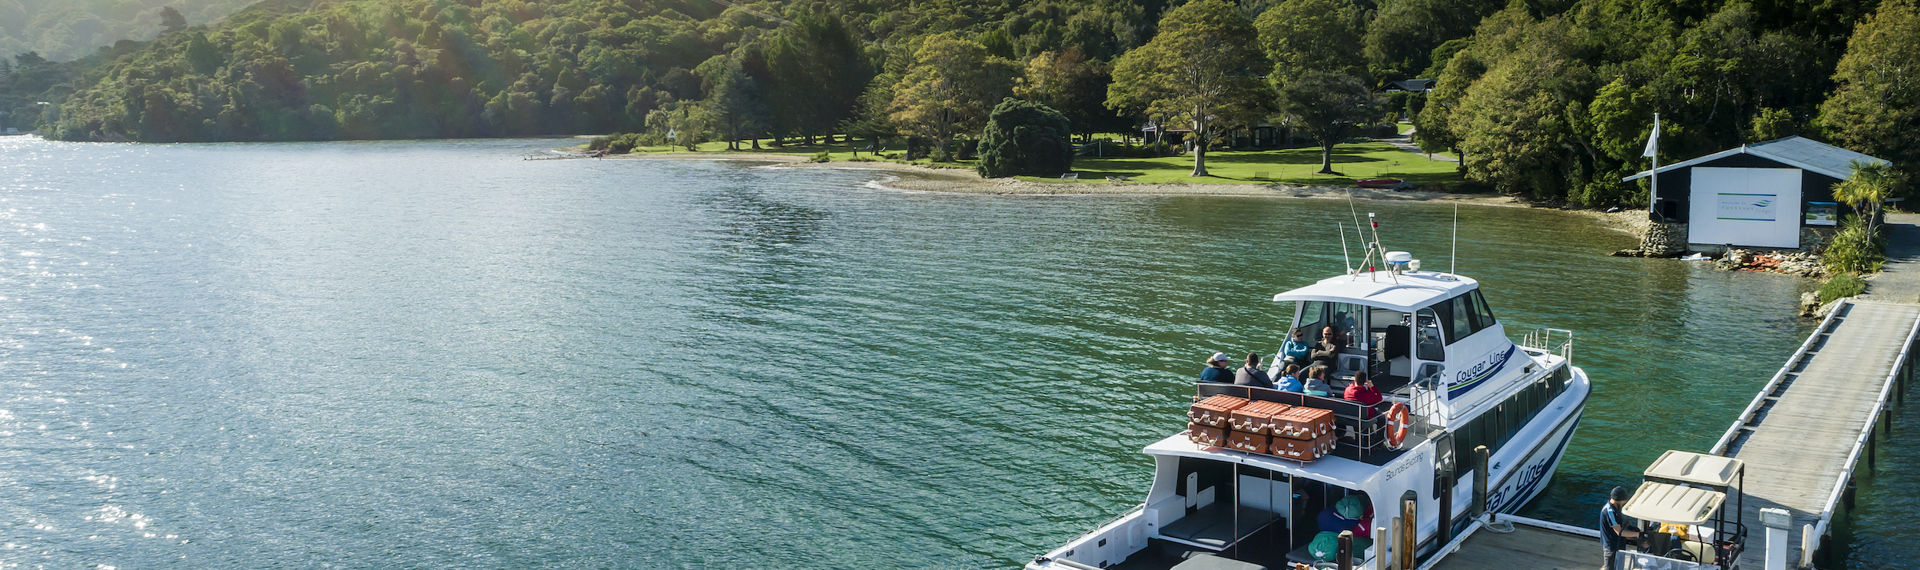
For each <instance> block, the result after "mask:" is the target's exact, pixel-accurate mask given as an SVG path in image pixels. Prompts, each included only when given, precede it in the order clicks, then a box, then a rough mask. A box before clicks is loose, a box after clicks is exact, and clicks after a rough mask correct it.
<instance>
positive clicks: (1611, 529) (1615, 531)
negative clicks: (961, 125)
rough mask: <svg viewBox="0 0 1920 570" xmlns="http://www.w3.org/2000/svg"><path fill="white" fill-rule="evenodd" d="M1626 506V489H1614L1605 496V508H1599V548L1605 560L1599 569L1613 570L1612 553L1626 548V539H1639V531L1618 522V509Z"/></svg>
mask: <svg viewBox="0 0 1920 570" xmlns="http://www.w3.org/2000/svg"><path fill="white" fill-rule="evenodd" d="M1626 504H1627V489H1626V487H1614V488H1613V492H1612V493H1609V494H1608V495H1607V504H1606V506H1602V507H1600V548H1601V550H1602V551H1603V552H1602V554H1604V555H1605V556H1606V557H1607V559H1606V563H1605V564H1602V565H1601V566H1600V567H1601V568H1602V569H1604V570H1614V568H1615V566H1614V563H1613V553H1615V552H1618V551H1620V549H1622V548H1626V547H1627V539H1629V538H1640V531H1637V530H1634V529H1632V528H1631V527H1628V526H1627V525H1625V524H1623V523H1621V522H1620V520H1621V519H1620V507H1623V506H1626Z"/></svg>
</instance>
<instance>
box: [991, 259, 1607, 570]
mask: <svg viewBox="0 0 1920 570" xmlns="http://www.w3.org/2000/svg"><path fill="white" fill-rule="evenodd" d="M1375 241H1376V242H1377V239H1376V240H1375ZM1368 250H1369V257H1371V256H1372V254H1373V253H1374V252H1376V251H1377V252H1379V253H1380V254H1381V255H1380V257H1379V258H1380V259H1383V260H1385V261H1386V262H1387V266H1388V270H1386V271H1366V272H1359V271H1350V272H1349V273H1348V274H1346V275H1342V276H1339V277H1334V278H1330V279H1325V280H1322V281H1320V282H1318V283H1314V284H1312V285H1308V286H1306V287H1302V288H1299V289H1295V290H1292V291H1287V292H1285V293H1281V294H1278V295H1275V296H1274V301H1276V302H1288V303H1292V305H1293V307H1292V308H1293V321H1292V322H1293V328H1294V329H1301V330H1304V331H1305V332H1306V333H1307V334H1308V335H1310V336H1309V340H1311V341H1314V342H1318V341H1320V340H1322V335H1323V332H1322V331H1323V330H1327V329H1329V328H1331V332H1332V334H1334V335H1337V336H1340V337H1348V338H1351V342H1349V343H1347V345H1346V346H1342V347H1340V348H1339V349H1338V350H1337V351H1335V352H1334V353H1333V354H1330V355H1327V356H1326V360H1325V364H1326V366H1327V368H1329V369H1330V371H1331V374H1330V376H1329V377H1330V378H1331V379H1332V380H1333V387H1334V388H1335V389H1336V390H1337V389H1339V388H1342V387H1344V386H1343V384H1342V383H1343V382H1351V381H1352V379H1353V378H1354V376H1355V373H1364V374H1365V376H1366V377H1367V378H1371V379H1373V381H1374V383H1375V386H1376V387H1377V388H1378V389H1379V391H1380V392H1381V393H1382V395H1383V396H1384V400H1383V401H1381V402H1379V403H1378V404H1373V405H1367V404H1361V403H1358V402H1353V401H1347V400H1343V399H1340V398H1339V397H1338V396H1337V394H1338V392H1335V394H1336V395H1335V396H1333V397H1320V396H1313V395H1307V394H1302V393H1296V392H1285V391H1280V390H1274V389H1266V388H1256V387H1250V386H1236V385H1232V384H1219V383H1196V384H1195V394H1194V397H1193V398H1194V404H1193V407H1192V408H1191V409H1190V410H1189V412H1188V420H1189V422H1190V423H1189V424H1188V429H1187V430H1185V431H1182V432H1180V433H1177V434H1174V435H1170V436H1168V437H1167V438H1165V439H1162V440H1160V441H1157V442H1154V443H1153V444H1151V445H1148V446H1147V447H1146V449H1145V452H1146V454H1147V455H1150V456H1152V457H1153V458H1154V479H1153V485H1152V487H1151V488H1150V489H1149V490H1148V492H1147V499H1146V501H1145V502H1144V503H1142V504H1141V505H1139V506H1137V507H1134V508H1133V509H1132V510H1129V511H1127V512H1126V513H1124V514H1122V515H1120V516H1118V517H1116V518H1114V519H1112V520H1110V521H1108V522H1106V523H1103V524H1101V525H1099V526H1098V527H1097V528H1095V529H1094V530H1092V531H1091V532H1088V533H1086V534H1084V535H1081V536H1080V537H1078V538H1075V539H1073V540H1071V541H1069V542H1067V543H1066V544H1065V545H1063V546H1061V547H1059V548H1056V549H1054V550H1052V551H1050V552H1048V553H1046V554H1044V555H1041V556H1038V557H1035V558H1034V560H1033V562H1031V563H1029V564H1028V565H1027V568H1028V569H1030V570H1054V569H1063V568H1065V569H1075V570H1080V569H1085V568H1118V569H1125V570H1163V569H1174V568H1178V569H1181V570H1190V569H1191V570H1198V569H1203V568H1211V569H1223V570H1227V569H1231V570H1257V569H1280V568H1293V567H1295V566H1294V565H1296V564H1308V565H1324V566H1325V567H1333V564H1331V563H1330V561H1332V560H1336V559H1337V556H1338V555H1337V554H1336V551H1337V550H1339V549H1340V546H1338V542H1342V541H1341V540H1340V538H1339V536H1338V535H1339V533H1340V532H1342V531H1349V532H1351V533H1352V534H1351V543H1350V544H1351V546H1350V551H1351V556H1352V561H1353V563H1354V564H1355V565H1356V566H1366V567H1374V566H1371V565H1372V564H1375V563H1377V562H1381V561H1384V560H1395V561H1399V562H1398V563H1399V564H1405V565H1402V566H1399V567H1403V568H1411V567H1412V565H1411V564H1406V563H1407V562H1412V561H1415V560H1418V559H1425V558H1427V557H1430V556H1431V555H1432V554H1433V552H1434V551H1435V550H1437V549H1438V548H1439V547H1440V546H1442V545H1445V544H1446V543H1447V542H1448V540H1449V539H1450V538H1451V537H1452V536H1453V535H1454V534H1455V533H1457V532H1458V531H1460V530H1462V529H1463V528H1464V527H1465V526H1466V525H1467V524H1468V523H1470V522H1471V520H1472V514H1471V513H1469V512H1468V511H1469V510H1470V505H1472V504H1473V503H1474V501H1471V500H1469V498H1470V497H1471V493H1472V492H1473V491H1474V489H1475V478H1476V477H1477V476H1479V475H1481V473H1479V471H1481V469H1479V468H1476V467H1475V465H1485V466H1487V467H1486V468H1485V470H1484V471H1485V476H1486V483H1485V484H1486V485H1487V486H1486V487H1485V489H1486V492H1487V497H1486V500H1485V505H1486V509H1487V510H1488V511H1490V512H1497V513H1512V512H1514V511H1516V510H1518V509H1519V508H1520V507H1521V506H1523V505H1525V504H1526V503H1527V502H1528V501H1531V500H1532V499H1533V498H1534V497H1535V496H1536V495H1538V494H1539V492H1540V490H1541V489H1542V488H1543V487H1545V485H1546V482H1547V481H1548V480H1550V479H1551V478H1552V477H1553V472H1554V470H1555V468H1557V467H1558V465H1559V462H1560V456H1561V453H1562V452H1563V451H1564V450H1565V449H1566V447H1567V443H1568V441H1570V440H1571V439H1572V437H1573V432H1574V430H1575V428H1576V427H1577V426H1578V424H1579V422H1580V417H1581V413H1582V412H1583V410H1584V409H1585V406H1586V401H1587V396H1588V394H1589V393H1590V391H1591V390H1590V384H1589V382H1588V379H1587V375H1586V373H1585V372H1584V371H1582V370H1581V369H1579V368H1577V367H1574V366H1573V365H1572V356H1573V337H1572V333H1571V332H1569V331H1565V330H1559V329H1541V330H1536V331H1533V332H1530V333H1527V334H1526V335H1525V337H1524V339H1523V340H1522V342H1521V343H1519V344H1515V343H1514V342H1512V341H1511V340H1509V339H1508V337H1507V336H1506V331H1505V328H1504V327H1503V326H1502V325H1501V324H1500V322H1499V321H1498V320H1497V319H1496V318H1495V317H1494V314H1493V311H1492V310H1491V308H1490V306H1489V305H1488V304H1487V301H1486V298H1485V296H1484V295H1482V294H1481V291H1480V284H1479V283H1478V282H1477V281H1474V280H1473V279H1469V278H1466V277H1461V276H1458V275H1453V274H1449V273H1436V272H1423V271H1419V262H1418V261H1414V260H1412V258H1411V256H1410V255H1407V254H1406V253H1403V252H1385V251H1383V250H1379V246H1378V245H1369V247H1368ZM1363 263H1365V262H1363ZM1283 334H1284V333H1283ZM1279 360H1280V358H1279V357H1276V358H1275V361H1276V362H1278V361H1279ZM1278 368H1279V366H1278V364H1276V365H1275V374H1274V375H1275V376H1276V377H1277V376H1278ZM1168 419H1169V421H1170V422H1171V421H1172V418H1168ZM1480 447H1485V449H1486V452H1487V453H1488V454H1489V455H1488V457H1486V459H1484V460H1483V461H1475V459H1476V458H1475V452H1476V450H1477V448H1480ZM1456 497H1458V498H1456ZM1442 513H1445V514H1446V516H1445V517H1444V518H1443V517H1442V516H1441V514H1442ZM1443 521H1444V523H1445V524H1442V523H1443ZM1327 527H1331V528H1327ZM1381 557H1388V558H1384V559H1383V558H1381ZM1381 567H1384V566H1381Z"/></svg>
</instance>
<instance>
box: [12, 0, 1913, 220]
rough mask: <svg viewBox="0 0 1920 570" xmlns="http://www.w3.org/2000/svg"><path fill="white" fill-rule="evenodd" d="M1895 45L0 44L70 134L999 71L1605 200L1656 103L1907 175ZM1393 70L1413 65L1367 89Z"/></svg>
mask: <svg viewBox="0 0 1920 570" xmlns="http://www.w3.org/2000/svg"><path fill="white" fill-rule="evenodd" d="M5 1H9V0H0V2H5ZM16 1H17V0H16ZM1914 61H1920V16H1916V13H1915V10H1914V7H1913V4H1912V2H1911V0H1888V1H1885V2H1882V1H1880V0H1760V1H1754V2H1747V1H1715V0H1703V1H1682V2H1672V1H1665V0H1533V1H1521V2H1515V3H1511V4H1508V3H1503V2H1500V1H1498V0H1377V1H1369V0H1247V1H1243V2H1238V3H1233V2H1226V1H1224V0H1197V1H1193V2H1172V3H1163V2H1158V1H1148V2H1140V1H1129V0H1041V1H1038V2H1020V1H1014V0H993V1H984V2H966V1H959V0H928V1H916V0H846V1H834V2H810V3H803V2H775V1H770V0H761V1H755V2H744V1H742V2H734V1H726V0H558V1H550V2H538V1H529V0H458V1H456V0H346V1H337V0H330V1H309V0H268V2H264V3H262V4H259V5H255V6H253V7H251V8H248V9H246V10H242V11H241V12H238V13H236V14H234V15H233V16H231V17H229V18H228V19H227V20H225V21H222V22H220V23H219V24H217V25H213V26H195V27H191V28H187V29H181V30H178V31H173V32H169V33H166V34H164V35H162V36H161V37H159V38H158V39H157V40H154V41H152V42H151V43H148V44H139V45H122V46H119V47H118V48H116V50H113V51H112V52H110V53H103V54H101V55H98V56H96V57H95V58H94V59H92V60H89V61H85V62H71V63H69V64H62V65H58V66H56V65H53V64H46V63H34V64H33V65H19V63H21V62H19V60H16V62H15V63H16V64H15V65H10V66H4V67H0V74H6V75H5V77H0V110H6V105H8V104H9V103H8V101H14V102H15V103H13V104H20V103H19V102H20V101H25V100H26V99H29V98H35V97H39V98H42V99H41V100H52V101H54V102H56V103H58V105H57V107H58V111H57V112H46V113H42V114H41V115H40V116H39V120H38V126H39V127H40V128H41V130H42V132H43V133H45V134H47V135H49V136H51V137H55V138H61V139H67V140H138V141H217V140H307V139H337V138H413V137H473V136H510V135H539V134H573V133H605V132H634V133H640V135H639V136H643V137H648V138H650V140H651V141H652V142H656V143H659V142H664V137H665V135H666V134H667V133H669V132H671V133H674V135H675V137H676V138H675V141H674V142H677V143H679V144H691V143H695V142H699V141H701V140H726V141H742V142H741V143H740V144H749V143H747V142H745V141H752V140H761V139H767V138H773V139H776V141H778V140H786V141H793V140H795V139H798V140H799V141H801V142H809V143H810V142H813V141H814V140H815V139H817V138H819V137H829V138H831V137H838V136H853V137H859V138H890V137H900V136H909V135H911V136H919V137H923V138H924V139H926V140H928V141H930V142H932V143H934V147H935V149H936V150H934V152H935V153H936V154H944V153H945V152H947V145H948V143H949V142H952V141H953V140H955V139H963V138H975V137H978V136H979V133H980V129H981V128H983V126H984V124H985V120H986V115H987V112H988V111H989V110H990V109H992V108H993V106H994V105H995V104H997V103H998V102H999V101H1000V100H1001V99H1002V98H1004V97H1008V96H1014V97H1019V98H1023V99H1028V100H1032V101H1037V102H1040V103H1043V104H1046V105H1047V106H1049V107H1053V108H1055V109H1057V110H1059V111H1060V112H1061V113H1062V114H1063V115H1065V116H1066V117H1067V118H1068V119H1069V121H1070V124H1071V128H1072V129H1073V131H1075V132H1077V133H1082V134H1085V133H1093V132H1116V131H1122V130H1129V129H1134V128H1137V127H1138V126H1139V125H1141V124H1143V123H1146V122H1148V121H1150V120H1151V121H1155V122H1156V123H1157V124H1160V125H1163V126H1168V127H1176V128H1178V129H1180V130H1183V131H1188V132H1186V133H1185V134H1184V136H1186V137H1187V138H1188V140H1197V141H1201V142H1203V143H1208V142H1224V141H1227V140H1230V139H1228V138H1227V137H1226V136H1225V135H1227V134H1230V133H1235V132H1244V129H1246V128H1247V127H1249V126H1251V125H1255V124H1263V123H1265V124H1279V125H1284V126H1288V127H1290V128H1292V130H1293V131H1294V132H1295V133H1296V135H1298V136H1299V137H1301V138H1305V139H1308V140H1313V141H1316V142H1320V143H1321V144H1322V145H1324V146H1326V147H1327V148H1331V145H1332V144H1334V143H1337V142H1339V141H1340V140H1341V139H1343V138H1344V137H1347V136H1350V135H1351V132H1352V131H1351V130H1350V128H1349V127H1351V126H1352V125H1355V124H1361V123H1377V122H1384V121H1386V120H1389V119H1390V118H1393V117H1398V116H1402V115H1404V116H1407V117H1410V118H1412V119H1413V120H1414V122H1415V123H1416V125H1417V126H1418V128H1419V135H1418V136H1417V140H1418V142H1419V143H1420V144H1422V145H1423V146H1426V147H1428V148H1431V149H1433V150H1436V151H1453V152H1457V153H1459V155H1460V156H1461V157H1462V159H1463V164H1464V166H1463V168H1464V169H1465V173H1466V175H1467V176H1468V177H1469V178H1470V179H1472V180H1475V181H1478V182H1481V183H1485V184H1488V185H1491V186H1494V187H1496V188H1498V189H1500V190H1502V191H1506V192H1512V193H1523V194H1530V195H1533V196H1536V197H1541V198H1549V199H1553V198H1565V199H1568V200H1570V201H1572V202H1575V203H1584V204H1609V203H1632V202H1634V201H1635V200H1637V199H1643V198H1636V197H1637V196H1641V195H1643V192H1641V191H1639V190H1635V189H1634V188H1633V187H1632V186H1631V185H1629V184H1624V183H1621V182H1619V180H1620V178H1621V177H1622V176H1623V175H1625V174H1628V173H1630V172H1632V171H1635V170H1638V169H1640V168H1643V167H1644V159H1641V158H1639V154H1640V150H1641V148H1642V146H1643V145H1644V143H1645V141H1646V136H1647V133H1648V131H1649V130H1650V128H1651V122H1652V116H1653V114H1654V113H1656V112H1657V113H1660V114H1661V117H1662V120H1663V124H1664V129H1663V132H1664V138H1663V143H1662V146H1661V149H1662V154H1663V155H1668V156H1669V157H1691V156H1696V155H1699V154H1702V153H1705V152H1711V151H1716V150H1721V149H1724V148H1727V147H1729V146H1735V145H1739V144H1741V143H1744V142H1755V141H1759V140H1766V139H1771V138H1776V137H1779V136H1785V135H1791V134H1801V135H1806V136H1811V137H1814V138H1819V139H1822V140H1828V141H1832V142H1835V143H1838V144H1842V145H1844V146H1847V147H1849V148H1853V149H1855V150H1859V151H1862V152H1866V153H1869V154H1874V155H1877V156H1881V157H1884V158H1888V159H1892V160H1894V161H1895V162H1896V165H1897V167H1899V168H1900V169H1901V170H1902V171H1910V170H1911V169H1912V167H1913V165H1914V164H1916V162H1920V137H1917V136H1914V135H1913V134H1912V133H1914V132H1916V130H1920V75H1916V73H1915V67H1914V65H1913V64H1912V62H1914ZM9 68H11V69H9ZM35 73H38V74H39V75H38V76H36V75H34V74H35ZM23 78H28V79H33V81H32V82H28V81H26V79H23ZM1412 78H1435V79H1438V80H1439V82H1438V85H1437V87H1436V88H1435V90H1434V91H1432V92H1430V93H1427V94H1424V95H1412V96H1408V95H1404V94H1402V95H1396V96H1393V97H1385V96H1382V95H1381V94H1380V88H1381V87H1383V86H1384V85H1386V82H1388V81H1393V80H1402V79H1412ZM69 92H70V93H71V96H68V95H67V94H68V93H69ZM28 95H31V97H29V96H28ZM9 97H11V99H9ZM27 111H33V110H32V109H27ZM751 144H759V143H758V142H754V143H751ZM1206 146H1207V145H1206V144H1202V145H1201V146H1200V147H1199V150H1204V149H1205V148H1206ZM1203 158H1204V157H1203V156H1196V161H1195V162H1196V165H1195V166H1196V168H1195V171H1196V174H1202V173H1204V167H1203V165H1202V164H1201V163H1202V160H1201V159H1203Z"/></svg>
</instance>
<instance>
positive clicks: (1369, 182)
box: [1354, 178, 1407, 190]
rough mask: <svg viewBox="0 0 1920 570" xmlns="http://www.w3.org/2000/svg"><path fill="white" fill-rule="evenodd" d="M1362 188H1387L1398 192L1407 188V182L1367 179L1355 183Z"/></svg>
mask: <svg viewBox="0 0 1920 570" xmlns="http://www.w3.org/2000/svg"><path fill="white" fill-rule="evenodd" d="M1354 184H1355V185H1358V186H1359V187H1361V188H1386V189H1389V190H1398V189H1400V188H1404V187H1406V186H1407V181H1405V180H1401V179H1399V178H1365V179H1361V180H1359V181H1356V182H1354Z"/></svg>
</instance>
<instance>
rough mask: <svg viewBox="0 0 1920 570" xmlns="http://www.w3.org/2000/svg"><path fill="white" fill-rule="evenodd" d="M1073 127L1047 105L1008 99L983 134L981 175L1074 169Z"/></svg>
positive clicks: (1050, 173)
mask: <svg viewBox="0 0 1920 570" xmlns="http://www.w3.org/2000/svg"><path fill="white" fill-rule="evenodd" d="M1072 133H1073V130H1072V127H1071V126H1070V125H1069V124H1068V122H1067V117H1066V115H1062V114H1060V112H1059V111H1055V110H1053V109H1052V108H1050V107H1047V106H1046V105H1042V104H1039V103H1034V102H1031V101H1022V100H1019V99H1014V98H1011V97H1009V98H1007V99H1005V100H1003V101H1001V102H1000V104H999V105H995V106H994V107H993V113H992V114H991V115H989V116H988V118H987V128H986V130H985V132H984V133H982V134H981V135H980V166H979V171H980V176H983V177H987V178H1002V177H1007V176H1053V175H1056V174H1060V173H1062V172H1067V171H1070V170H1072V169H1073V150H1074V149H1073V143H1072V142H1071V140H1070V138H1071V137H1072Z"/></svg>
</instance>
